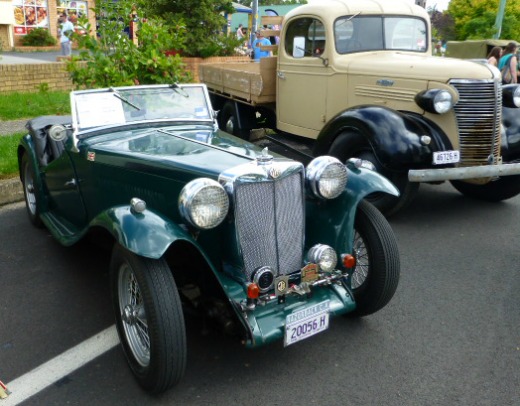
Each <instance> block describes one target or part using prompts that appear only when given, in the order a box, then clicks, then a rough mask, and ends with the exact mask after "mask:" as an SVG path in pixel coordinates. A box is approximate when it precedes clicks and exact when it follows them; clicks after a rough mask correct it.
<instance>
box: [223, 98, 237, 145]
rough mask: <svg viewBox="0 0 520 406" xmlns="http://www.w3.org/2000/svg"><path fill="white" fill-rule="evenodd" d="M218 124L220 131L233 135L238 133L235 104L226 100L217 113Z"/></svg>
mask: <svg viewBox="0 0 520 406" xmlns="http://www.w3.org/2000/svg"><path fill="white" fill-rule="evenodd" d="M218 126H219V128H220V129H221V130H222V131H225V132H227V133H229V134H233V135H235V136H237V137H238V136H239V135H240V131H239V128H238V120H237V116H236V111H235V106H234V105H233V103H232V102H226V103H225V104H224V107H223V108H222V111H221V112H220V113H219V120H218Z"/></svg>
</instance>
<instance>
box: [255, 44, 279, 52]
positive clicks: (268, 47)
mask: <svg viewBox="0 0 520 406" xmlns="http://www.w3.org/2000/svg"><path fill="white" fill-rule="evenodd" d="M258 48H260V49H261V50H262V51H273V52H274V51H276V50H277V49H278V45H260V46H259V47H258Z"/></svg>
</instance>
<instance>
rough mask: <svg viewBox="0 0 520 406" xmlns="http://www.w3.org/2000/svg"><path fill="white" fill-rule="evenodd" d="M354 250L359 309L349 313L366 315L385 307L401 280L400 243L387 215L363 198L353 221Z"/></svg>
mask: <svg viewBox="0 0 520 406" xmlns="http://www.w3.org/2000/svg"><path fill="white" fill-rule="evenodd" d="M353 251H354V255H355V257H356V267H355V268H354V272H353V274H352V276H351V288H352V292H353V294H354V299H355V301H356V309H355V310H354V311H353V312H352V313H349V314H348V315H349V316H355V317H360V316H366V315H369V314H372V313H375V312H377V311H378V310H380V309H382V308H383V307H384V306H385V305H386V304H387V303H388V302H389V301H390V299H392V297H393V296H394V293H395V291H396V289H397V285H398V283H399V274H400V260H399V250H398V248H397V242H396V239H395V236H394V233H393V231H392V228H391V227H390V224H388V221H387V220H386V219H385V217H384V216H383V215H382V214H381V213H380V212H379V210H377V209H376V208H375V207H373V206H372V205H371V204H370V203H368V202H365V201H362V202H361V203H360V204H359V206H358V210H357V213H356V219H355V222H354V244H353Z"/></svg>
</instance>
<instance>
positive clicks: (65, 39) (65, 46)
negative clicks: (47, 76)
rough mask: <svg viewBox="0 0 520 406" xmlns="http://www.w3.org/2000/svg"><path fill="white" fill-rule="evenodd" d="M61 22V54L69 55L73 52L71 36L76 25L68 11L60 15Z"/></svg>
mask: <svg viewBox="0 0 520 406" xmlns="http://www.w3.org/2000/svg"><path fill="white" fill-rule="evenodd" d="M60 23H61V25H60V30H59V34H60V45H61V54H62V55H63V56H67V57H68V56H70V55H71V54H72V42H71V41H70V36H71V35H72V33H73V32H74V25H73V24H72V23H71V22H70V21H69V18H68V17H67V14H66V13H62V14H61V15H60Z"/></svg>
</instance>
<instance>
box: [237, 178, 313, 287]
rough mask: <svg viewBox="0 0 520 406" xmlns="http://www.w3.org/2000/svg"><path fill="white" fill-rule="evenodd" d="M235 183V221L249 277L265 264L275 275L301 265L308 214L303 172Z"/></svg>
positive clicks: (290, 270)
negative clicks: (305, 208) (305, 210)
mask: <svg viewBox="0 0 520 406" xmlns="http://www.w3.org/2000/svg"><path fill="white" fill-rule="evenodd" d="M234 186H235V196H234V204H235V222H236V223H235V224H236V230H237V237H238V244H239V247H240V250H241V255H242V259H243V262H244V270H245V273H246V276H247V278H248V279H249V278H250V277H251V275H252V274H253V273H254V271H255V270H256V269H257V268H259V267H261V266H270V267H271V268H272V269H273V270H274V272H275V275H285V274H287V273H291V272H294V271H296V270H298V269H300V268H301V267H302V258H303V243H304V241H303V239H304V237H303V236H304V218H305V217H304V195H303V187H304V186H303V174H302V172H296V173H293V174H290V175H288V176H285V177H282V178H278V179H274V180H273V179H271V180H269V181H262V182H243V183H241V182H237V183H235V185H234Z"/></svg>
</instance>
